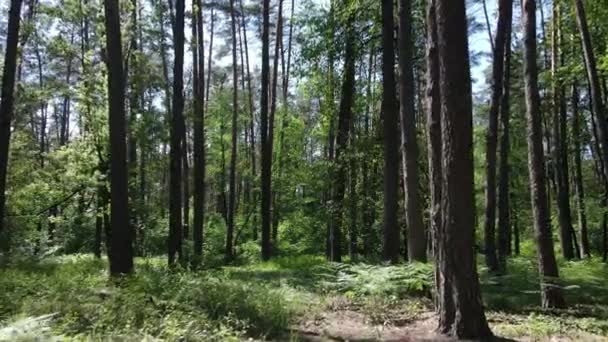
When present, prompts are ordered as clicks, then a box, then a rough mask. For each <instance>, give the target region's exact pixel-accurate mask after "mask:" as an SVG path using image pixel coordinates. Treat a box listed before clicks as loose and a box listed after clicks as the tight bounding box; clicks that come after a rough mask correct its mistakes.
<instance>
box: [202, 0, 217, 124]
mask: <svg viewBox="0 0 608 342" xmlns="http://www.w3.org/2000/svg"><path fill="white" fill-rule="evenodd" d="M214 26H215V9H214V7H213V6H211V24H210V27H209V57H208V62H207V83H206V85H205V87H204V89H205V106H204V108H205V109H204V110H205V113H207V111H208V106H209V90H210V89H211V75H212V74H213V73H212V72H211V66H212V65H213V36H214Z"/></svg>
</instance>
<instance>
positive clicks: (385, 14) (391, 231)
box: [382, 0, 400, 263]
mask: <svg viewBox="0 0 608 342" xmlns="http://www.w3.org/2000/svg"><path fill="white" fill-rule="evenodd" d="M393 30H394V20H393V1H392V0H382V46H383V50H382V88H383V92H382V112H383V118H382V119H383V120H382V127H383V134H384V219H383V232H384V246H383V251H382V257H383V258H384V260H385V261H390V262H393V263H396V262H397V261H399V246H400V243H399V240H400V239H399V226H398V224H397V189H398V186H399V153H398V152H399V151H398V150H399V149H398V146H399V145H398V144H399V133H398V131H397V127H398V126H397V125H398V123H397V121H398V120H397V103H396V96H395V69H394V65H395V49H394V46H393V45H394V44H393Z"/></svg>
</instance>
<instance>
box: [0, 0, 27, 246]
mask: <svg viewBox="0 0 608 342" xmlns="http://www.w3.org/2000/svg"><path fill="white" fill-rule="evenodd" d="M21 2H22V1H21V0H11V8H10V10H9V16H8V32H7V35H6V51H5V56H4V68H3V71H2V95H1V96H2V97H1V99H0V234H1V233H2V232H3V231H4V210H5V205H6V174H7V169H8V147H9V144H10V138H11V120H12V118H13V110H14V101H15V96H14V90H15V74H16V71H17V45H18V44H19V24H20V21H21Z"/></svg>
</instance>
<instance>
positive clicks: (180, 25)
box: [168, 0, 184, 266]
mask: <svg viewBox="0 0 608 342" xmlns="http://www.w3.org/2000/svg"><path fill="white" fill-rule="evenodd" d="M173 37H174V50H175V60H174V62H173V63H174V64H173V113H172V115H171V132H170V141H171V151H170V157H169V159H170V161H169V163H170V166H169V173H170V184H171V186H170V189H169V241H168V246H169V251H168V254H169V255H168V261H169V265H170V266H172V265H174V263H175V255H176V254H177V255H178V256H179V258H180V259H181V256H182V251H181V242H182V212H181V211H182V158H183V155H182V141H183V134H184V132H183V127H184V118H183V111H184V94H183V88H184V80H183V74H184V0H176V2H175V23H174V26H173Z"/></svg>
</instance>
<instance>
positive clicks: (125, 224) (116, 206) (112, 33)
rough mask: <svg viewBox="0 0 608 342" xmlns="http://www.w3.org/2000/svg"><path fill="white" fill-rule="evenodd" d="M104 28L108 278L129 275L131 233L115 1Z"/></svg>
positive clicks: (108, 2)
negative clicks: (108, 159) (108, 154)
mask: <svg viewBox="0 0 608 342" xmlns="http://www.w3.org/2000/svg"><path fill="white" fill-rule="evenodd" d="M104 8H105V27H106V49H107V67H108V102H109V109H110V115H109V116H110V153H111V159H110V198H111V201H110V210H111V211H110V212H111V217H110V221H111V226H112V235H111V245H110V248H111V250H112V252H111V253H110V256H111V258H110V274H112V275H120V274H127V273H131V272H132V271H133V233H132V231H131V230H132V226H131V225H130V223H129V196H128V170H127V142H126V122H125V87H124V84H125V83H124V79H125V75H124V71H123V64H122V62H118V63H116V62H112V61H122V60H123V56H122V43H121V37H120V10H119V2H118V0H105V1H104Z"/></svg>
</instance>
